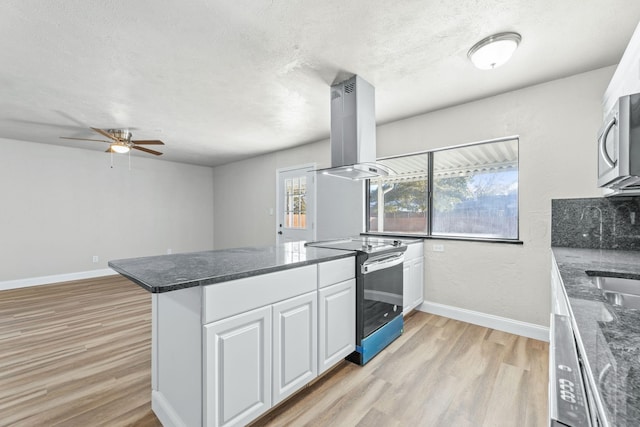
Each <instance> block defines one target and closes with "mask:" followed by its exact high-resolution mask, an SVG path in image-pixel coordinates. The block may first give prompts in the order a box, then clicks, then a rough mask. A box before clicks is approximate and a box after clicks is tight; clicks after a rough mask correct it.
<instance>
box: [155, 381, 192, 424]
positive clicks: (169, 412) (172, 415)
mask: <svg viewBox="0 0 640 427" xmlns="http://www.w3.org/2000/svg"><path fill="white" fill-rule="evenodd" d="M151 409H152V410H153V412H154V413H155V415H156V417H158V419H159V420H160V422H161V423H162V425H163V426H164V427H174V426H175V427H187V425H186V424H185V423H184V422H182V419H181V418H180V417H179V416H178V414H177V413H176V411H175V410H174V409H173V406H171V404H170V403H169V401H168V400H167V399H166V398H165V397H164V395H163V394H162V393H161V392H159V391H157V390H152V391H151Z"/></svg>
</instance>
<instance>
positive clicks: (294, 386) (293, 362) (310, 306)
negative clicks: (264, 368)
mask: <svg viewBox="0 0 640 427" xmlns="http://www.w3.org/2000/svg"><path fill="white" fill-rule="evenodd" d="M317 303H318V298H317V292H315V291H314V292H310V293H308V294H305V295H301V296H299V297H296V298H291V299H288V300H285V301H283V302H280V303H278V304H274V305H273V404H274V405H275V404H276V403H279V402H281V401H282V400H284V399H285V398H286V397H288V396H290V395H291V394H293V393H294V392H295V391H297V390H299V389H300V388H302V387H303V386H304V385H305V384H307V383H308V382H309V381H311V380H312V379H314V378H315V377H316V376H317V374H318V369H317V366H318V365H317V358H318V357H317V354H318V353H317V343H318V333H317V331H318V323H317V320H318V314H317V305H318V304H317Z"/></svg>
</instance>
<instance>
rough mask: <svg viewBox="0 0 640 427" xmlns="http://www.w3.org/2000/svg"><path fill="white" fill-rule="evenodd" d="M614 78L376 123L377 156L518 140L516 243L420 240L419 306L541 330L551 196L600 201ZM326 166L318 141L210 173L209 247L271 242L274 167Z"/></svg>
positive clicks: (590, 76)
mask: <svg viewBox="0 0 640 427" xmlns="http://www.w3.org/2000/svg"><path fill="white" fill-rule="evenodd" d="M613 71H614V67H607V68H604V69H600V70H596V71H593V72H589V73H585V74H580V75H576V76H572V77H569V78H565V79H561V80H556V81H552V82H549V83H545V84H541V85H537V86H532V87H529V88H525V89H522V90H517V91H513V92H508V93H505V94H502V95H498V96H495V97H491V98H486V99H483V100H480V101H476V102H472V103H468V104H464V105H460V106H456V107H452V108H447V109H444V110H440V111H435V112H432V113H427V114H423V115H420V116H416V117H412V118H409V119H405V120H401V121H397V122H393V123H389V124H385V125H380V126H378V129H377V144H378V145H377V152H378V156H379V157H384V156H390V155H398V154H405V153H412V152H417V151H423V150H428V149H435V148H440V147H446V146H452V145H458V144H465V143H470V142H475V141H480V140H485V139H492V138H497V137H503V136H509V135H519V136H520V239H521V240H522V241H523V242H524V244H523V245H511V244H496V243H478V242H454V241H442V240H441V241H436V240H432V241H431V240H430V241H427V244H426V251H425V259H426V262H425V298H426V300H428V301H430V302H434V303H439V304H444V305H449V306H453V307H457V308H461V309H466V310H472V311H477V312H481V313H486V314H490V315H495V316H500V317H505V318H509V319H513V320H518V321H523V322H528V323H533V324H537V325H547V324H548V316H549V271H550V252H549V248H550V230H551V199H552V198H566V197H597V196H601V195H602V192H601V191H600V190H599V189H598V188H597V187H596V146H595V135H596V132H597V130H598V128H599V125H600V120H601V118H602V110H601V100H602V94H603V93H604V90H605V88H606V86H607V84H608V82H609V79H610V78H611V76H612V74H613ZM496 78H499V77H498V75H497V74H496ZM328 161H329V144H328V141H322V142H318V143H315V144H310V145H306V146H302V147H298V148H296V149H293V150H286V151H281V152H278V153H273V154H269V155H266V156H261V157H257V158H254V159H250V160H247V161H243V162H237V163H234V164H232V165H225V166H222V167H218V168H214V200H215V209H214V218H215V221H214V227H215V237H216V239H215V240H216V242H215V245H216V247H229V246H242V245H245V244H269V243H273V242H275V234H274V230H275V228H274V222H275V220H274V218H273V217H271V216H269V215H268V209H269V208H270V207H273V203H275V170H276V169H277V168H279V167H287V166H295V165H298V164H303V163H310V162H318V163H319V166H322V165H323V164H324V165H326V164H327V163H328ZM238 195H243V196H241V197H240V196H238ZM353 215H362V213H361V212H354V213H353ZM246 224H251V225H250V226H248V225H246ZM433 243H439V244H444V248H445V251H444V252H433V251H432V244H433Z"/></svg>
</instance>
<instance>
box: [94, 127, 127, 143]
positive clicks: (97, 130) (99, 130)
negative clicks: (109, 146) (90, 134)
mask: <svg viewBox="0 0 640 427" xmlns="http://www.w3.org/2000/svg"><path fill="white" fill-rule="evenodd" d="M90 129H91V130H93V131H95V132H98V133H99V134H100V135H103V136H106V137H107V138H109V139H113V140H114V141H116V142H120V140H119V139H118V138H116V137H115V136H113V135H111V134H110V133H109V132H107V131H104V130H102V129H98V128H90Z"/></svg>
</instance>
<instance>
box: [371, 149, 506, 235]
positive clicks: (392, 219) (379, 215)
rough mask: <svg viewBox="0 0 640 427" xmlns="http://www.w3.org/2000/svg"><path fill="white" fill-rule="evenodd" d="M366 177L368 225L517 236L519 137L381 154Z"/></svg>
mask: <svg viewBox="0 0 640 427" xmlns="http://www.w3.org/2000/svg"><path fill="white" fill-rule="evenodd" d="M380 163H383V164H384V165H386V166H388V167H389V168H391V169H392V170H394V171H395V172H396V174H394V175H390V176H388V177H385V178H379V179H375V180H374V179H372V180H370V181H369V191H368V212H369V219H368V231H371V232H382V233H397V234H416V235H426V236H443V237H461V238H481V239H500V240H516V239H518V139H516V138H509V139H501V140H495V141H490V142H482V143H477V144H471V145H465V146H460V147H452V148H447V149H442V150H438V151H432V152H425V153H420V154H412V155H408V156H400V157H395V158H390V159H383V160H380Z"/></svg>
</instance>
